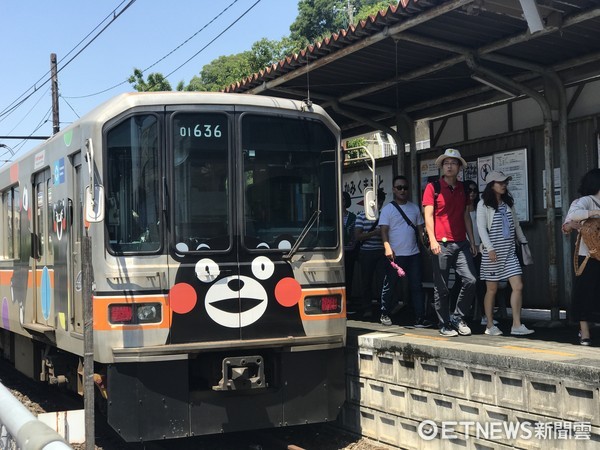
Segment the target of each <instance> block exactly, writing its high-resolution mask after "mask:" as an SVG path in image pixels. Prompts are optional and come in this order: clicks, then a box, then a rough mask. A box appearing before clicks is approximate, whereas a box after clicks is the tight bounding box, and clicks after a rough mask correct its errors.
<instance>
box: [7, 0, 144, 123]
mask: <svg viewBox="0 0 600 450" xmlns="http://www.w3.org/2000/svg"><path fill="white" fill-rule="evenodd" d="M125 1H127V0H123V1H122V2H121V3H120V4H119V6H117V8H115V9H114V10H113V11H112V12H111V13H110V14H109V15H108V16H107V17H106V18H105V19H104V20H102V22H100V24H98V25H97V26H96V27H95V28H94V30H92V31H91V32H90V33H88V35H87V36H86V37H85V38H84V39H82V40H81V41H80V42H79V43H78V44H77V45H76V46H75V47H73V49H71V50H70V51H69V52H68V53H67V55H70V54H71V53H73V52H74V51H75V49H76V48H77V47H78V46H80V45H81V44H82V42H84V41H85V40H86V39H87V38H88V37H89V36H90V35H91V34H92V33H93V32H94V31H95V30H97V29H98V28H99V27H100V26H101V25H102V24H103V23H104V22H106V20H107V19H108V18H109V17H112V18H111V19H110V21H109V22H108V24H106V25H105V26H104V27H103V28H102V29H101V30H100V31H99V32H98V33H96V35H95V36H94V37H93V38H92V39H91V40H89V42H88V43H87V44H86V45H85V46H84V47H83V48H82V49H80V50H79V51H78V52H77V53H76V54H75V55H74V56H73V57H72V58H71V59H69V60H68V61H67V62H66V63H64V64H62V65H61V67H60V69H58V72H60V71H61V70H63V69H64V68H65V67H67V66H68V65H69V64H70V63H71V62H72V61H73V60H74V59H75V58H76V57H77V56H79V55H80V54H81V52H83V51H84V50H85V49H86V48H87V47H88V46H89V45H90V44H91V43H92V42H94V41H95V40H96V39H97V38H98V37H99V36H100V35H101V34H102V33H103V32H104V31H105V30H106V29H107V28H108V27H109V26H110V25H111V24H112V23H113V22H114V21H115V20H117V18H119V16H121V14H123V13H124V12H125V11H126V10H127V9H128V8H129V7H130V6H131V5H133V4H134V3H135V2H136V0H129V2H128V3H127V5H125V7H124V8H123V9H122V10H121V11H119V12H117V9H118V8H119V7H120V6H121V5H123V3H125ZM63 60H64V58H63V59H61V61H60V62H62V61H63ZM58 72H57V73H58ZM49 73H50V71H47V72H46V73H45V74H44V75H43V76H42V77H41V78H40V79H38V81H36V82H35V83H34V84H33V86H31V87H30V88H29V89H27V90H26V91H25V92H23V93H22V94H21V95H20V96H19V97H17V98H16V99H15V100H13V101H12V102H11V103H10V104H9V105H8V106H7V107H6V108H4V109H3V110H2V111H0V122H2V121H3V120H4V119H5V118H6V117H7V116H8V114H10V113H11V112H13V111H14V110H16V109H17V108H18V107H19V106H21V105H22V104H23V103H25V102H26V101H27V100H28V99H29V98H30V97H31V96H32V95H33V94H35V93H36V92H37V91H38V89H40V88H41V87H43V86H44V85H46V84H47V83H48V82H50V77H49V76H48V75H49ZM31 90H33V91H32V92H31V93H29V94H28V92H29V91H31ZM23 97H24V98H23Z"/></svg>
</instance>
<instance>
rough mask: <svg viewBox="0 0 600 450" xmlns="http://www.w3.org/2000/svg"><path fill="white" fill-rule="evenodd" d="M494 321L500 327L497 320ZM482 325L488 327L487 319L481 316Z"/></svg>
mask: <svg viewBox="0 0 600 450" xmlns="http://www.w3.org/2000/svg"><path fill="white" fill-rule="evenodd" d="M493 321H494V325H498V321H497V320H496V319H493ZM481 325H487V317H485V316H481Z"/></svg>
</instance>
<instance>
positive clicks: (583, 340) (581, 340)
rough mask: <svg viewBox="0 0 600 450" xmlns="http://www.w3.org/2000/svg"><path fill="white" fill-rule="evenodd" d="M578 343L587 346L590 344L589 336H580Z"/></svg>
mask: <svg viewBox="0 0 600 450" xmlns="http://www.w3.org/2000/svg"><path fill="white" fill-rule="evenodd" d="M579 343H580V344H581V345H585V346H586V347H589V346H590V345H592V340H591V339H590V338H580V339H579Z"/></svg>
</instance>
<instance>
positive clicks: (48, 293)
mask: <svg viewBox="0 0 600 450" xmlns="http://www.w3.org/2000/svg"><path fill="white" fill-rule="evenodd" d="M50 183H51V176H50V170H45V171H43V172H40V173H38V174H36V175H35V179H34V186H33V195H32V201H33V205H32V207H33V217H32V222H33V224H32V225H33V235H32V253H33V258H32V261H33V263H32V267H31V280H32V284H33V289H32V292H33V297H34V301H33V305H34V311H35V312H34V317H35V322H36V323H38V324H41V325H45V326H50V327H52V328H54V320H53V319H51V318H52V317H53V312H52V309H53V305H52V301H53V298H52V297H53V284H54V270H53V265H54V255H53V251H54V250H53V245H52V242H51V239H52V236H51V233H49V231H50V227H49V225H50V217H51V215H50V210H49V208H50V205H51V196H52V189H51V184H50Z"/></svg>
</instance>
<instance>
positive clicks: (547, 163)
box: [466, 55, 560, 320]
mask: <svg viewBox="0 0 600 450" xmlns="http://www.w3.org/2000/svg"><path fill="white" fill-rule="evenodd" d="M466 62H467V65H468V66H469V68H471V70H473V71H474V72H475V73H476V74H480V75H483V76H485V77H487V78H488V79H490V80H493V81H495V82H497V83H499V84H500V85H502V86H505V87H507V88H509V89H512V90H514V91H516V92H521V93H523V94H525V95H528V96H529V97H531V98H532V99H534V100H535V101H536V102H537V103H538V105H539V107H540V109H541V110H542V115H543V117H544V168H545V170H546V174H545V178H544V179H545V182H546V238H547V242H548V246H547V249H548V277H549V280H548V281H549V292H548V294H549V297H550V311H551V312H550V314H551V319H552V320H555V318H556V320H557V319H558V318H559V311H560V310H559V304H558V271H557V265H556V247H557V243H556V213H555V208H554V152H553V136H552V111H551V109H550V105H549V103H548V101H547V100H546V98H545V97H544V96H543V95H542V94H540V93H539V92H537V91H536V90H534V89H531V88H529V87H528V86H525V85H523V84H521V83H517V82H516V81H514V80H512V79H510V78H508V77H505V76H503V75H500V74H498V73H496V72H494V71H492V70H489V69H486V68H484V67H481V66H479V65H478V64H477V63H476V62H475V60H474V58H473V57H472V56H470V55H469V56H468V57H467V59H466Z"/></svg>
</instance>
